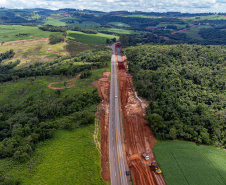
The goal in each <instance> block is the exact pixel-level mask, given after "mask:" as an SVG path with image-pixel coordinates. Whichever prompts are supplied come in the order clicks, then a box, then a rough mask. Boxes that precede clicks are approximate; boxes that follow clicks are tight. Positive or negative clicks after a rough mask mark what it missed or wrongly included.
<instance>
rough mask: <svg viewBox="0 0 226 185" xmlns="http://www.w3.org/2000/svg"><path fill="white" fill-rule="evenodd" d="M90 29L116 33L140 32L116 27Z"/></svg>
mask: <svg viewBox="0 0 226 185" xmlns="http://www.w3.org/2000/svg"><path fill="white" fill-rule="evenodd" d="M92 30H97V31H108V32H113V33H118V34H140V33H142V32H141V31H134V30H126V29H118V28H92Z"/></svg>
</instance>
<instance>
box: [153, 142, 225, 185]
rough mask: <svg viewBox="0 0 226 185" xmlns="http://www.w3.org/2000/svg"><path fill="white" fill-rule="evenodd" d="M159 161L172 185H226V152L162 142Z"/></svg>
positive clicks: (169, 183) (156, 149)
mask: <svg viewBox="0 0 226 185" xmlns="http://www.w3.org/2000/svg"><path fill="white" fill-rule="evenodd" d="M154 153H155V156H156V160H157V161H158V164H159V166H160V168H161V170H162V172H163V175H164V178H165V180H166V182H167V184H168V185H189V184H191V185H201V184H205V185H213V184H217V185H225V184H226V151H224V150H223V149H217V148H214V147H211V146H204V145H197V144H195V143H189V142H183V141H167V142H161V143H159V144H157V145H156V146H155V147H154Z"/></svg>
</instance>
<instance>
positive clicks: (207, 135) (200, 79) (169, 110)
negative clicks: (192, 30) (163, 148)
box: [126, 45, 226, 146]
mask: <svg viewBox="0 0 226 185" xmlns="http://www.w3.org/2000/svg"><path fill="white" fill-rule="evenodd" d="M126 54H127V57H128V60H129V71H130V73H132V74H133V79H134V84H135V87H136V90H137V91H138V94H139V95H140V96H142V97H144V98H146V99H147V100H148V101H149V107H148V108H147V120H148V121H149V123H150V126H151V128H152V129H153V131H154V133H155V135H156V136H157V137H158V138H161V139H176V138H178V139H185V140H190V141H195V142H198V143H205V144H215V145H220V146H225V145H226V140H225V118H226V117H225V115H226V109H225V107H226V104H225V102H226V97H225V88H226V84H225V83H226V81H225V62H226V47H225V46H198V45H171V46H152V45H143V46H139V47H130V48H128V49H126Z"/></svg>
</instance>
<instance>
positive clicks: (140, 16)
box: [124, 15, 162, 19]
mask: <svg viewBox="0 0 226 185" xmlns="http://www.w3.org/2000/svg"><path fill="white" fill-rule="evenodd" d="M124 17H138V18H145V19H158V18H162V17H155V16H145V15H126V16H124Z"/></svg>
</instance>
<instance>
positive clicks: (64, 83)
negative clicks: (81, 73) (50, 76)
mask: <svg viewBox="0 0 226 185" xmlns="http://www.w3.org/2000/svg"><path fill="white" fill-rule="evenodd" d="M71 82H72V80H70V81H65V82H57V83H54V84H52V87H67V86H69V85H70V84H71Z"/></svg>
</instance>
